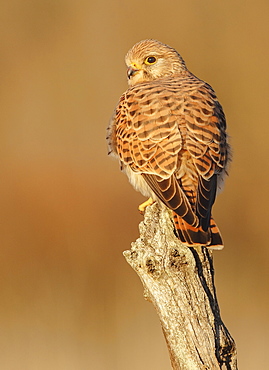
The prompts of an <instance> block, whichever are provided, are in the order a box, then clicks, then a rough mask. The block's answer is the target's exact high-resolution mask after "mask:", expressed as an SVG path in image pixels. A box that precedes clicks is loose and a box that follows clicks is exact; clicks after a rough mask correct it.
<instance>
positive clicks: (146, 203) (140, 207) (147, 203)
mask: <svg viewBox="0 0 269 370" xmlns="http://www.w3.org/2000/svg"><path fill="white" fill-rule="evenodd" d="M153 203H154V200H153V199H152V198H149V199H148V200H146V201H145V202H144V203H142V204H140V205H139V207H138V209H139V212H140V213H144V212H145V209H146V208H147V206H151V205H152V204H153Z"/></svg>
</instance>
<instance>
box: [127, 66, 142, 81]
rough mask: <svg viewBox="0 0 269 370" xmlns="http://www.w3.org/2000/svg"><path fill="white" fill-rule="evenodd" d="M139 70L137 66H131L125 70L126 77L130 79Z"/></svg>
mask: <svg viewBox="0 0 269 370" xmlns="http://www.w3.org/2000/svg"><path fill="white" fill-rule="evenodd" d="M140 69H141V68H139V67H138V66H137V64H134V63H133V64H131V65H129V67H128V68H127V77H128V79H130V78H131V77H132V76H134V75H135V74H136V73H137V72H138V71H139V70H140Z"/></svg>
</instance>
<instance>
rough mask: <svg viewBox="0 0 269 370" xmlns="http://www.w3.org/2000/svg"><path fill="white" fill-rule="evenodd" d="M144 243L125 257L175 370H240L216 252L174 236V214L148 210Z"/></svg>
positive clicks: (162, 209) (142, 227)
mask: <svg viewBox="0 0 269 370" xmlns="http://www.w3.org/2000/svg"><path fill="white" fill-rule="evenodd" d="M139 230H140V238H139V239H137V240H136V242H134V243H132V247H131V250H128V251H125V252H124V256H125V258H126V260H127V262H128V263H129V264H130V265H131V266H132V268H133V269H134V270H135V271H136V272H137V274H138V276H139V277H140V279H141V281H142V283H143V286H144V296H145V298H146V299H147V300H149V301H151V302H152V303H153V305H154V307H155V309H156V310H157V313H158V315H159V318H160V321H161V325H162V329H163V332H164V336H165V339H166V342H167V346H168V350H169V354H170V359H171V364H172V367H173V369H177V370H178V369H180V370H189V369H192V370H196V369H197V370H198V369H203V370H205V369H208V370H214V369H222V368H223V365H225V366H226V367H225V368H226V369H228V370H236V369H237V360H236V348H235V343H234V340H233V339H232V337H231V335H230V334H229V332H228V330H227V328H226V327H225V325H224V323H223V322H222V320H221V317H220V310H219V306H218V302H217V298H216V291H215V286H214V268H213V260H212V252H211V251H210V250H208V249H207V248H205V247H202V248H188V247H186V246H184V245H182V244H181V242H180V241H179V240H178V239H177V238H176V237H175V236H174V232H173V225H172V222H171V217H170V211H169V210H168V209H167V208H165V207H163V206H160V205H158V204H157V203H155V204H153V205H152V206H148V207H147V208H146V212H145V217H144V221H142V222H141V223H140V225H139Z"/></svg>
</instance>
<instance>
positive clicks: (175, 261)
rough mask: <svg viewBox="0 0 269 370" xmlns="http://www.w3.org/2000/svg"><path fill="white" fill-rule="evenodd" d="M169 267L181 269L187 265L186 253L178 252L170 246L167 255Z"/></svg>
mask: <svg viewBox="0 0 269 370" xmlns="http://www.w3.org/2000/svg"><path fill="white" fill-rule="evenodd" d="M169 260H170V261H169V262H170V268H171V269H175V270H181V269H182V268H185V267H186V266H187V265H188V261H187V258H186V254H183V253H180V252H179V250H178V249H177V248H172V249H171V251H170V256H169Z"/></svg>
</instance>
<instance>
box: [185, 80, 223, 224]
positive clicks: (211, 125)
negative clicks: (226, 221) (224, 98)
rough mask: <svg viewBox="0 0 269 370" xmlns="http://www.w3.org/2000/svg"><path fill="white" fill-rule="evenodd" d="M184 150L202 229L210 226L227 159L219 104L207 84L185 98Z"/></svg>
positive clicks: (221, 111)
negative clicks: (193, 172)
mask: <svg viewBox="0 0 269 370" xmlns="http://www.w3.org/2000/svg"><path fill="white" fill-rule="evenodd" d="M184 119H185V122H186V129H187V135H186V149H187V151H188V152H189V153H190V155H191V157H192V159H193V163H194V166H195V169H196V171H197V174H198V187H197V195H196V205H195V207H196V214H197V216H198V217H199V219H200V223H201V225H202V227H203V229H204V230H207V229H208V227H209V223H210V216H211V208H212V205H213V203H214V201H215V196H216V190H217V178H218V175H219V174H221V173H222V172H223V171H225V167H226V164H227V161H228V156H229V146H228V144H227V138H226V121H225V116H224V113H223V110H222V107H221V105H220V104H219V102H218V100H217V97H216V95H215V93H214V91H213V90H212V88H211V87H210V86H209V85H208V84H204V85H202V86H200V87H199V88H198V89H196V90H195V91H192V92H190V93H189V94H188V95H186V97H185V108H184Z"/></svg>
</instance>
